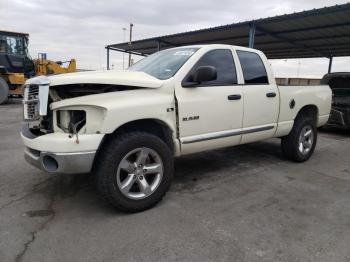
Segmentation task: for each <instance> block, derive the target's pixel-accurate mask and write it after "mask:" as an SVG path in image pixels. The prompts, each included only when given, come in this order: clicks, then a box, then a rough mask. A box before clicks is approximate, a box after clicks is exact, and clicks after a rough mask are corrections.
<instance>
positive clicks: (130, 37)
mask: <svg viewBox="0 0 350 262" xmlns="http://www.w3.org/2000/svg"><path fill="white" fill-rule="evenodd" d="M133 26H134V25H133V23H130V29H129V32H130V36H129V46H130V47H131V39H132V27H133ZM130 66H131V53H129V67H130Z"/></svg>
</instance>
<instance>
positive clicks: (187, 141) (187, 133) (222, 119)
mask: <svg viewBox="0 0 350 262" xmlns="http://www.w3.org/2000/svg"><path fill="white" fill-rule="evenodd" d="M199 66H213V67H215V68H216V70H217V79H216V80H213V81H208V82H203V83H201V84H198V85H196V86H195V87H191V88H185V87H183V86H182V85H180V86H177V87H176V89H175V90H176V91H175V92H176V98H177V103H178V121H179V123H178V124H179V135H180V141H181V151H182V154H188V153H194V152H198V151H202V150H208V149H214V148H220V147H224V146H230V145H236V144H239V143H240V139H241V129H242V117H243V96H242V86H241V85H237V73H236V66H235V62H234V58H233V53H232V50H231V49H214V50H210V51H207V52H206V53H205V54H203V55H202V57H201V58H199V60H198V61H197V62H196V63H195V64H194V66H193V67H192V69H191V70H190V71H189V73H188V74H187V75H186V76H185V78H184V79H183V82H184V81H185V82H186V81H190V77H191V74H192V73H193V72H194V71H195V70H196V69H197V68H198V67H199Z"/></svg>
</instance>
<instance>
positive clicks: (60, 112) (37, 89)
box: [23, 77, 140, 141]
mask: <svg viewBox="0 0 350 262" xmlns="http://www.w3.org/2000/svg"><path fill="white" fill-rule="evenodd" d="M139 88H140V87H134V86H123V85H109V84H69V85H57V86H49V79H48V78H47V77H39V78H35V79H33V80H28V81H27V82H26V84H25V89H24V90H25V91H24V100H23V104H24V121H25V124H26V125H27V126H28V127H27V128H28V129H29V130H30V132H31V133H33V134H34V135H35V136H40V135H44V134H48V133H52V132H63V133H68V134H70V135H72V136H74V135H76V136H78V134H92V133H100V128H101V124H102V120H103V118H104V113H105V112H104V108H102V107H98V106H88V105H84V106H68V107H63V108H58V109H56V110H52V109H51V106H50V105H51V104H52V103H55V102H59V101H62V100H66V99H71V98H77V97H81V96H89V95H96V94H101V93H108V92H119V91H127V90H135V89H139ZM77 141H78V139H77Z"/></svg>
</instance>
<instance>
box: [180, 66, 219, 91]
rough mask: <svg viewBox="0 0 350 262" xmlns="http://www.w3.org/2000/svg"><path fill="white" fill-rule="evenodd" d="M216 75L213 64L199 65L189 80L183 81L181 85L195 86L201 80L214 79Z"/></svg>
mask: <svg viewBox="0 0 350 262" xmlns="http://www.w3.org/2000/svg"><path fill="white" fill-rule="evenodd" d="M217 77H218V74H217V71H216V68H215V67H214V66H200V67H198V68H197V69H196V70H195V71H194V72H193V74H192V75H191V80H192V81H191V82H187V81H186V82H185V83H183V84H182V86H183V87H195V86H197V85H198V84H201V83H202V82H208V81H213V80H216V79H217Z"/></svg>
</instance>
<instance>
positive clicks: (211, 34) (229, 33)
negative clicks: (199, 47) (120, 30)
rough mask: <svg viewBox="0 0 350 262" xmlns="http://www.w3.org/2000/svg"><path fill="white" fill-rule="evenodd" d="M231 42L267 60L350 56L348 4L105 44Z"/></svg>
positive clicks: (148, 50) (138, 49)
mask: <svg viewBox="0 0 350 262" xmlns="http://www.w3.org/2000/svg"><path fill="white" fill-rule="evenodd" d="M214 43H215V44H230V45H239V46H249V47H252V48H256V49H259V50H261V51H263V52H264V53H265V54H266V55H267V57H268V58H269V59H287V58H312V57H327V58H330V68H331V62H332V58H333V57H338V56H350V3H347V4H343V5H336V6H331V7H324V8H320V9H313V10H309V11H303V12H298V13H293V14H287V15H280V16H275V17H269V18H263V19H258V20H252V21H246V22H241V23H235V24H229V25H223V26H218V27H212V28H207V29H201V30H196V31H190V32H184V33H179V34H172V35H165V36H158V37H152V38H148V39H142V40H137V41H132V42H131V43H128V42H126V43H120V44H112V45H108V46H106V49H107V63H108V61H109V50H115V51H120V52H126V53H131V54H136V55H143V56H146V55H149V54H152V53H154V52H157V51H159V50H162V49H167V48H171V47H177V46H184V45H195V44H214Z"/></svg>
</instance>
